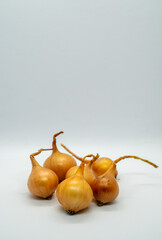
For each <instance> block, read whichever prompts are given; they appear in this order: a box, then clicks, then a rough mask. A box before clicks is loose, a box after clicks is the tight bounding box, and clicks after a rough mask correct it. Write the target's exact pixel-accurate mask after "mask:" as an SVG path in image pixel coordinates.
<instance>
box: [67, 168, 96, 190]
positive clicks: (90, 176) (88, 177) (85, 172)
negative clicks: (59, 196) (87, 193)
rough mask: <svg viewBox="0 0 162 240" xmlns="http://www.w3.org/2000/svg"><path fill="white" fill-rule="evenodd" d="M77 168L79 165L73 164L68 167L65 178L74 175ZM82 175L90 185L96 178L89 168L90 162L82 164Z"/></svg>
mask: <svg viewBox="0 0 162 240" xmlns="http://www.w3.org/2000/svg"><path fill="white" fill-rule="evenodd" d="M78 169H79V166H74V167H72V168H70V169H69V170H68V171H67V173H66V176H65V178H69V177H72V176H74V175H75V174H76V172H77V170H78ZM83 177H84V179H85V180H86V181H87V183H89V185H90V186H91V184H92V182H93V181H94V180H95V178H96V176H95V175H94V173H93V171H92V169H91V163H88V164H86V166H84V169H83Z"/></svg>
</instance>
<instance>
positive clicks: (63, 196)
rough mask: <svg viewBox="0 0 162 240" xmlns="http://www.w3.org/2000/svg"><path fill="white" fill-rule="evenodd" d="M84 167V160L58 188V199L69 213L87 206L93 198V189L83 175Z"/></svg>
mask: <svg viewBox="0 0 162 240" xmlns="http://www.w3.org/2000/svg"><path fill="white" fill-rule="evenodd" d="M83 169H84V163H83V162H82V163H81V164H80V166H79V168H78V170H77V172H76V173H75V175H74V176H72V177H69V178H67V179H65V180H63V181H62V182H61V183H60V184H59V185H58V188H57V190H56V196H57V199H58V201H59V202H60V204H61V205H62V206H63V207H64V209H65V210H66V211H67V212H68V213H69V214H75V213H77V212H78V211H80V210H83V209H85V208H87V207H88V206H89V205H90V203H91V201H92V199H93V191H92V189H91V187H90V185H89V184H88V183H87V182H86V180H85V179H84V177H83Z"/></svg>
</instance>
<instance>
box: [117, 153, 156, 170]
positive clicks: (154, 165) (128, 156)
mask: <svg viewBox="0 0 162 240" xmlns="http://www.w3.org/2000/svg"><path fill="white" fill-rule="evenodd" d="M125 158H135V159H138V160H141V161H143V162H146V163H148V164H150V165H151V166H153V167H154V168H158V166H157V165H156V164H155V163H153V162H150V161H148V160H146V159H143V158H140V157H137V156H131V155H125V156H123V157H120V158H118V159H116V160H115V161H114V163H118V162H120V161H121V160H123V159H125Z"/></svg>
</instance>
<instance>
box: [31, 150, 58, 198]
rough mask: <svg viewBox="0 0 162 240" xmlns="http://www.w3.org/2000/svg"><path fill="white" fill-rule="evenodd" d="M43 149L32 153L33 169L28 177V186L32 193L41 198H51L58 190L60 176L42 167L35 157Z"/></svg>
mask: <svg viewBox="0 0 162 240" xmlns="http://www.w3.org/2000/svg"><path fill="white" fill-rule="evenodd" d="M43 150H44V149H40V150H39V151H38V152H36V153H33V154H31V155H30V159H31V163H32V171H31V174H30V176H29V178H28V182H27V186H28V189H29V191H30V193H31V194H33V195H35V196H37V197H41V198H49V197H51V196H52V195H53V193H54V192H55V190H56V187H57V185H58V177H57V175H56V173H55V172H53V171H52V170H50V169H47V168H44V167H41V166H40V165H39V163H38V162H37V161H36V159H35V158H34V156H35V155H38V154H39V153H41V152H42V151H43Z"/></svg>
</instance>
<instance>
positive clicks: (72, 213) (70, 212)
mask: <svg viewBox="0 0 162 240" xmlns="http://www.w3.org/2000/svg"><path fill="white" fill-rule="evenodd" d="M66 212H67V213H68V214H69V215H74V214H75V212H74V211H72V210H66Z"/></svg>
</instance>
